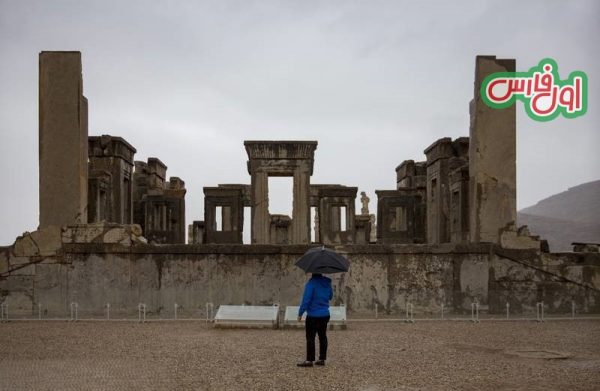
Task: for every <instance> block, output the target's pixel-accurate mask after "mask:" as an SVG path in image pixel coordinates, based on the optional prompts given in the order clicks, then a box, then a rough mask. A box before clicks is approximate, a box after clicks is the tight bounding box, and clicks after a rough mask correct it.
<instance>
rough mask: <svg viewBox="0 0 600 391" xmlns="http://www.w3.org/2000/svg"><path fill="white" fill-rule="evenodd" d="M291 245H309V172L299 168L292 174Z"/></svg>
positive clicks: (305, 168)
mask: <svg viewBox="0 0 600 391" xmlns="http://www.w3.org/2000/svg"><path fill="white" fill-rule="evenodd" d="M292 243H294V244H310V172H309V167H300V168H299V169H297V170H296V171H295V172H294V200H293V209H292Z"/></svg>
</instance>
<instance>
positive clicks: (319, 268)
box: [296, 246, 350, 274]
mask: <svg viewBox="0 0 600 391" xmlns="http://www.w3.org/2000/svg"><path fill="white" fill-rule="evenodd" d="M296 266H298V267H299V268H300V269H302V270H304V271H305V272H306V273H325V274H328V273H343V272H347V271H348V267H349V266H350V262H348V260H347V259H346V258H345V257H344V256H342V255H340V254H338V253H336V252H335V251H333V250H330V249H328V248H325V246H322V247H313V248H311V249H310V250H308V251H307V252H305V253H304V255H303V256H301V257H300V259H298V261H297V262H296Z"/></svg>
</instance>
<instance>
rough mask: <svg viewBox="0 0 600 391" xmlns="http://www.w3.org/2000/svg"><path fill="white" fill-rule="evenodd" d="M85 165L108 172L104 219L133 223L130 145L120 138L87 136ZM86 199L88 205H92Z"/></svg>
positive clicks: (131, 156) (132, 153)
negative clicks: (106, 202) (107, 194)
mask: <svg viewBox="0 0 600 391" xmlns="http://www.w3.org/2000/svg"><path fill="white" fill-rule="evenodd" d="M88 147H89V167H90V173H92V172H93V171H98V170H102V171H106V172H109V173H110V174H111V182H112V183H111V196H110V202H109V210H108V213H107V215H106V217H107V219H106V220H107V221H109V222H112V223H118V224H131V223H132V222H133V197H132V192H133V186H132V181H133V164H134V161H133V157H134V155H135V153H136V150H135V148H134V147H132V146H131V144H129V143H128V142H127V141H125V140H124V139H123V138H121V137H113V136H109V135H102V136H100V137H98V136H93V137H89V143H88ZM93 207H94V205H93V204H92V203H91V202H90V205H89V207H88V208H93Z"/></svg>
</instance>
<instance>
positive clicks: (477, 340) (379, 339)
mask: <svg viewBox="0 0 600 391" xmlns="http://www.w3.org/2000/svg"><path fill="white" fill-rule="evenodd" d="M329 343H330V350H329V360H328V362H327V365H326V366H325V367H314V368H297V367H296V366H295V364H296V362H297V361H299V360H301V359H302V358H303V354H304V349H305V347H304V346H305V345H304V331H303V330H270V329H263V330H241V329H214V328H213V327H212V326H211V325H207V324H205V323H202V322H154V323H145V324H138V323H133V322H78V323H69V322H10V323H5V324H0V389H2V390H30V389H36V390H101V389H102V390H106V389H113V390H129V389H157V390H169V389H194V390H266V389H278V390H305V389H328V390H370V391H375V390H454V389H456V390H458V389H460V390H482V389H484V390H566V389H568V390H570V391H572V390H593V389H595V390H598V389H600V321H555V322H546V323H535V322H483V323H480V324H471V323H467V322H417V323H414V324H406V323H400V322H378V323H374V322H351V323H349V326H348V330H336V331H330V332H329ZM548 350H550V351H559V352H562V353H565V354H567V355H570V356H571V357H570V358H566V359H540V358H525V357H520V356H518V355H514V354H512V353H511V352H514V351H529V352H530V353H529V354H536V353H535V352H533V351H548Z"/></svg>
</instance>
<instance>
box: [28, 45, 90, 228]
mask: <svg viewBox="0 0 600 391" xmlns="http://www.w3.org/2000/svg"><path fill="white" fill-rule="evenodd" d="M82 94H83V81H82V76H81V53H80V52H41V53H40V56H39V154H40V156H39V170H40V190H39V191H40V193H39V194H40V228H45V227H47V226H59V227H60V226H65V225H69V224H82V223H83V224H85V223H86V222H87V191H88V165H87V158H88V146H87V142H88V141H87V140H88V129H87V100H86V98H85V97H84V96H83V95H82Z"/></svg>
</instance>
